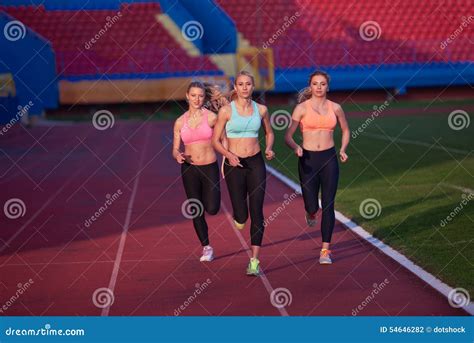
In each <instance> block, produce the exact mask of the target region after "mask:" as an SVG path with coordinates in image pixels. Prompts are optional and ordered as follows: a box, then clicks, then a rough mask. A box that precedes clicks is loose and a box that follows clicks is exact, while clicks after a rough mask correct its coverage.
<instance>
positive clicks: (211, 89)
mask: <svg viewBox="0 0 474 343" xmlns="http://www.w3.org/2000/svg"><path fill="white" fill-rule="evenodd" d="M194 87H195V88H200V89H202V90H203V91H204V105H203V107H205V108H207V109H208V110H210V111H213V112H218V111H219V109H220V108H221V107H223V106H225V105H227V104H228V103H229V97H228V95H226V94H225V93H222V92H221V90H220V88H219V86H218V85H215V84H212V83H209V82H201V81H193V82H191V83H190V84H189V85H188V89H187V90H186V93H189V91H190V89H191V88H194Z"/></svg>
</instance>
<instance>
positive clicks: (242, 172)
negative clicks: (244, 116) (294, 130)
mask: <svg viewBox="0 0 474 343" xmlns="http://www.w3.org/2000/svg"><path fill="white" fill-rule="evenodd" d="M239 160H240V164H241V165H242V167H232V166H231V165H229V164H228V162H227V160H226V161H225V164H224V175H225V181H226V183H227V188H228V189H229V195H230V201H231V202H232V209H233V211H234V219H235V220H236V221H237V222H238V223H240V224H243V223H245V222H246V221H247V219H248V216H249V214H248V212H249V207H250V219H251V226H250V236H251V242H252V245H256V246H261V245H262V239H263V231H264V227H263V222H264V218H263V200H264V198H265V184H266V173H267V172H266V168H265V162H264V161H263V158H262V154H261V153H260V152H259V153H257V154H256V155H254V156H251V157H245V158H242V157H239ZM247 197H248V199H249V206H247Z"/></svg>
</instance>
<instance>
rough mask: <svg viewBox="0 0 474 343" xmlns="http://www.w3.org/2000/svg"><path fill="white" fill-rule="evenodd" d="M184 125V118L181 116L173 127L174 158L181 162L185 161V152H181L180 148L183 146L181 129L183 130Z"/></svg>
mask: <svg viewBox="0 0 474 343" xmlns="http://www.w3.org/2000/svg"><path fill="white" fill-rule="evenodd" d="M182 126H183V121H182V118H181V117H179V118H178V119H176V121H175V122H174V127H173V151H172V155H173V158H174V159H175V160H176V161H177V162H178V163H179V164H181V163H183V162H184V161H185V157H184V153H183V152H181V150H180V147H181V135H180V131H181V128H182Z"/></svg>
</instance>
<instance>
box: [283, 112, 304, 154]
mask: <svg viewBox="0 0 474 343" xmlns="http://www.w3.org/2000/svg"><path fill="white" fill-rule="evenodd" d="M302 116H303V106H301V104H299V105H297V106H296V107H295V109H294V110H293V114H292V116H291V119H292V120H291V124H290V126H289V127H288V129H286V132H285V143H286V145H288V147H290V149H291V150H293V151H294V152H295V154H296V155H297V156H299V157H301V156H303V149H302V148H301V146H299V145H298V144H297V143H296V142H295V140H294V139H293V135H294V134H295V132H296V129H297V128H298V125H299V124H300V121H301V118H302Z"/></svg>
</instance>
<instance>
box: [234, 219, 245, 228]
mask: <svg viewBox="0 0 474 343" xmlns="http://www.w3.org/2000/svg"><path fill="white" fill-rule="evenodd" d="M234 225H235V227H236V228H237V229H239V230H242V229H243V228H244V227H245V223H243V224H240V223H239V222H237V221H236V220H235V219H234Z"/></svg>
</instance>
